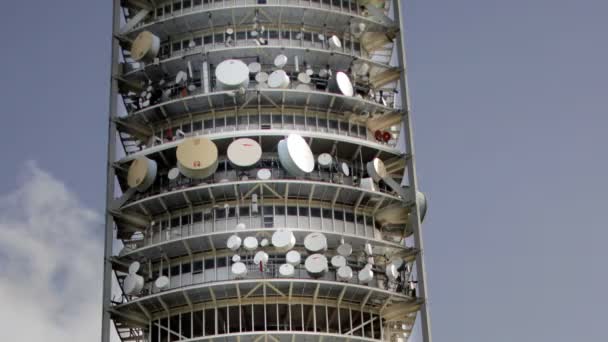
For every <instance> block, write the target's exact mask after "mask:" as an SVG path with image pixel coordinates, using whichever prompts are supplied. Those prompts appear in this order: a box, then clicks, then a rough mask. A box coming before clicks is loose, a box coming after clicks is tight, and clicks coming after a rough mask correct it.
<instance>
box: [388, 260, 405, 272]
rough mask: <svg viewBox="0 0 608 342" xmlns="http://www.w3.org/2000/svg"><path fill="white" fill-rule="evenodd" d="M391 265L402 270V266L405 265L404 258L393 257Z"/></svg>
mask: <svg viewBox="0 0 608 342" xmlns="http://www.w3.org/2000/svg"><path fill="white" fill-rule="evenodd" d="M390 263H391V265H393V266H394V267H395V269H397V270H400V269H401V267H403V264H404V262H403V259H401V258H395V259H391V262H390Z"/></svg>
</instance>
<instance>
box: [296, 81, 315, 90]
mask: <svg viewBox="0 0 608 342" xmlns="http://www.w3.org/2000/svg"><path fill="white" fill-rule="evenodd" d="M296 90H299V91H313V90H314V88H313V87H312V85H310V84H305V83H300V84H298V85H297V86H296Z"/></svg>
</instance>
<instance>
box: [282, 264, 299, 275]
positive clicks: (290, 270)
mask: <svg viewBox="0 0 608 342" xmlns="http://www.w3.org/2000/svg"><path fill="white" fill-rule="evenodd" d="M295 273H296V269H295V267H293V265H291V264H283V265H281V267H279V274H280V275H281V277H283V278H290V277H293V276H294V274H295Z"/></svg>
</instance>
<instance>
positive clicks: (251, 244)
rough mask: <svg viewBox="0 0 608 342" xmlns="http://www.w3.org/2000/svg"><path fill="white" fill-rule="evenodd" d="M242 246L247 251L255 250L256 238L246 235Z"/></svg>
mask: <svg viewBox="0 0 608 342" xmlns="http://www.w3.org/2000/svg"><path fill="white" fill-rule="evenodd" d="M243 246H244V247H245V249H246V250H248V251H255V250H256V249H257V248H258V239H256V238H255V236H248V237H246V238H245V240H243Z"/></svg>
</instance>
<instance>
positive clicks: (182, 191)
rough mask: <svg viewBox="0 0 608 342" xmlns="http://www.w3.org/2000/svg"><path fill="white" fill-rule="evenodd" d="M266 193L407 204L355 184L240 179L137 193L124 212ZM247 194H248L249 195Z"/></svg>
mask: <svg viewBox="0 0 608 342" xmlns="http://www.w3.org/2000/svg"><path fill="white" fill-rule="evenodd" d="M260 192H263V194H264V196H265V198H274V199H280V200H285V199H305V200H309V201H311V202H312V201H314V202H315V203H317V202H324V203H327V204H332V205H335V204H340V205H349V206H354V207H355V208H356V209H357V210H362V211H373V210H375V209H377V208H379V207H381V206H388V205H391V204H398V203H403V202H404V199H402V198H400V197H399V196H397V195H394V194H390V193H385V192H381V191H371V190H368V189H364V188H361V187H356V186H352V185H346V184H340V183H330V182H322V181H313V180H305V179H271V180H247V181H243V180H238V181H236V180H235V181H227V182H218V183H211V184H208V183H199V184H198V185H193V186H190V187H186V188H176V189H173V190H171V191H168V190H167V191H166V192H162V193H158V194H151V193H149V194H147V195H145V196H137V197H135V199H134V200H133V201H131V202H129V203H127V204H125V205H123V206H122V208H121V209H122V210H123V211H128V212H130V213H136V214H139V215H145V216H157V215H160V214H162V213H166V212H167V211H170V210H176V209H180V208H187V207H189V206H192V205H204V204H211V205H213V204H215V203H216V202H217V201H219V202H222V203H224V202H227V201H239V202H242V201H244V200H245V199H246V198H244V197H249V196H250V195H251V194H253V193H260ZM245 195H247V196H245Z"/></svg>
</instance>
